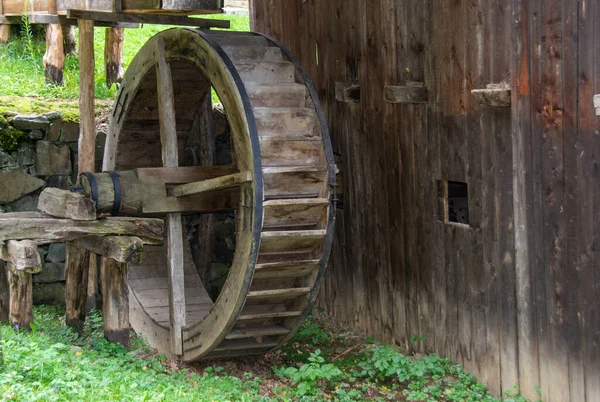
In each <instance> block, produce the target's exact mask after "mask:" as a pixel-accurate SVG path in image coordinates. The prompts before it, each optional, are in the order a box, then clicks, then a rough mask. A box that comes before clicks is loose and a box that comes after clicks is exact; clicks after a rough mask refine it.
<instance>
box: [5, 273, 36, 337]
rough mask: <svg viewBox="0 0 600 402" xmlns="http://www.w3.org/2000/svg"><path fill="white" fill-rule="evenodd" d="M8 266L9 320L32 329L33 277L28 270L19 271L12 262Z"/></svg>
mask: <svg viewBox="0 0 600 402" xmlns="http://www.w3.org/2000/svg"><path fill="white" fill-rule="evenodd" d="M7 267H8V287H9V303H8V304H9V321H10V324H11V325H12V326H13V327H15V328H19V329H30V328H31V323H32V322H33V290H32V277H31V274H30V273H28V272H23V271H18V270H17V269H16V267H15V266H14V265H12V264H11V263H8V264H7Z"/></svg>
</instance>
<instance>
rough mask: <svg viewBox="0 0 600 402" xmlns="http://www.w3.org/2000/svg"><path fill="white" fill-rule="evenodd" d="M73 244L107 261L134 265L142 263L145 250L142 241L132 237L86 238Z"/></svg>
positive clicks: (81, 238)
mask: <svg viewBox="0 0 600 402" xmlns="http://www.w3.org/2000/svg"><path fill="white" fill-rule="evenodd" d="M73 244H74V245H75V246H77V247H80V248H82V249H85V250H88V251H92V252H93V253H95V254H97V255H101V256H103V257H104V258H105V259H107V258H108V259H112V260H115V261H117V262H121V263H134V264H139V263H140V262H141V259H142V252H143V249H144V242H143V241H142V239H140V238H139V237H131V236H84V237H80V238H79V239H76V240H75V241H74V242H73Z"/></svg>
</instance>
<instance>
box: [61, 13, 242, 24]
mask: <svg viewBox="0 0 600 402" xmlns="http://www.w3.org/2000/svg"><path fill="white" fill-rule="evenodd" d="M67 18H76V19H84V20H93V21H108V22H135V23H140V24H157V25H179V26H189V27H198V28H225V29H228V28H229V27H230V24H229V21H225V20H208V19H203V18H189V17H186V16H178V15H165V14H141V13H111V12H102V11H86V10H67Z"/></svg>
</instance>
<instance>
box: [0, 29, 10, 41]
mask: <svg viewBox="0 0 600 402" xmlns="http://www.w3.org/2000/svg"><path fill="white" fill-rule="evenodd" d="M9 40H10V25H7V24H1V25H0V45H3V44H6V43H8V41H9Z"/></svg>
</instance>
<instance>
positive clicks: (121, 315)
mask: <svg viewBox="0 0 600 402" xmlns="http://www.w3.org/2000/svg"><path fill="white" fill-rule="evenodd" d="M100 276H101V278H102V306H103V309H104V336H105V337H106V339H108V340H109V341H110V342H118V343H120V344H121V345H123V346H125V347H129V346H130V340H131V339H130V332H129V289H128V287H127V264H125V263H121V262H118V261H115V260H113V259H109V258H102V264H101V266H100Z"/></svg>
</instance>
